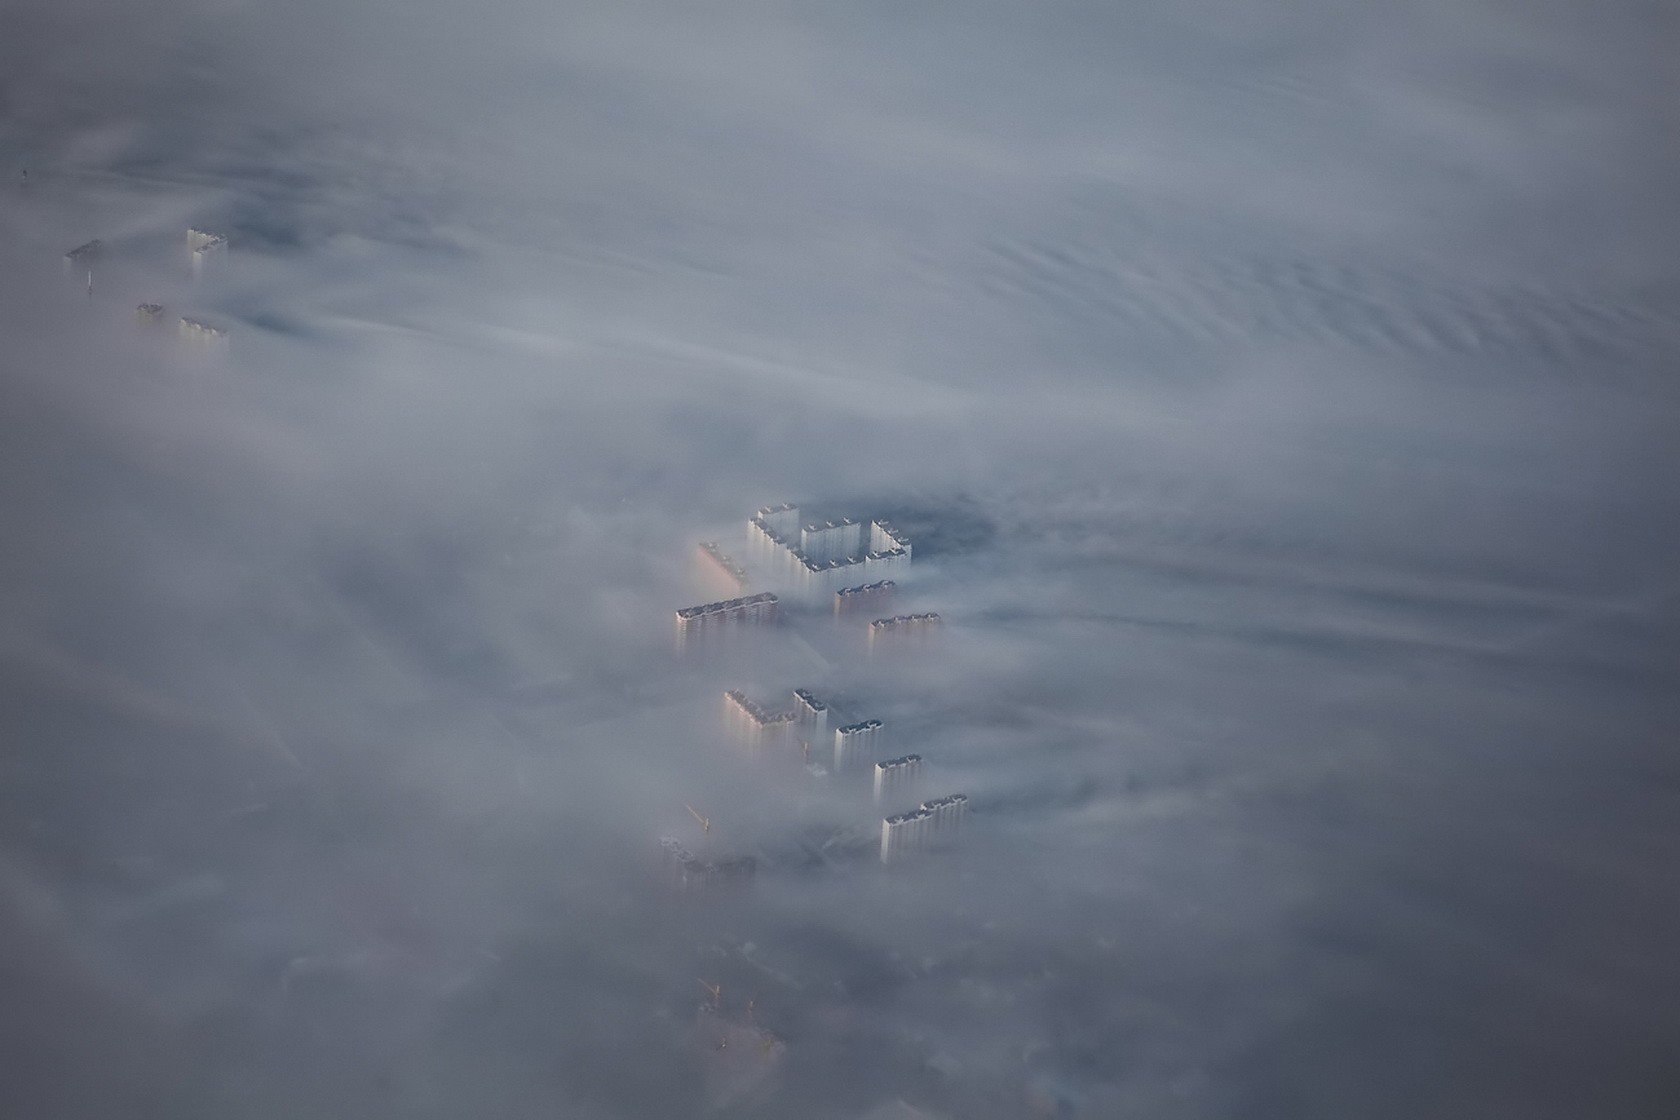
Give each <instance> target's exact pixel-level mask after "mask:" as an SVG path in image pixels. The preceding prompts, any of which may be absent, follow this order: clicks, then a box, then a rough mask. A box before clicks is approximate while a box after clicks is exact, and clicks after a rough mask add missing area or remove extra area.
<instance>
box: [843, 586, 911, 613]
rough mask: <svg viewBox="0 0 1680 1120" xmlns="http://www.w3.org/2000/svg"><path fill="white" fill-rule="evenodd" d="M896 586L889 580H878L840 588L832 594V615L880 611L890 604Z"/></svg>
mask: <svg viewBox="0 0 1680 1120" xmlns="http://www.w3.org/2000/svg"><path fill="white" fill-rule="evenodd" d="M897 586H898V585H897V584H896V583H894V582H893V581H892V580H890V579H878V580H876V581H875V582H874V583H864V584H859V585H858V586H856V587H842V588H841V589H840V590H838V591H836V592H835V593H834V613H835V614H836V615H842V614H850V613H851V612H853V611H862V610H874V611H878V610H881V609H882V608H884V607H886V606H887V605H888V604H889V603H891V602H892V597H893V591H894V590H895V589H896V588H897Z"/></svg>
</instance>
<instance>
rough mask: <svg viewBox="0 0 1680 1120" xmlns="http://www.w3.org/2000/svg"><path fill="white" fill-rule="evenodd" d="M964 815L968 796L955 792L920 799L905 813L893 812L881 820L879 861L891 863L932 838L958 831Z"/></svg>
mask: <svg viewBox="0 0 1680 1120" xmlns="http://www.w3.org/2000/svg"><path fill="white" fill-rule="evenodd" d="M967 814H968V797H967V796H966V795H965V794H961V793H955V794H952V795H951V796H949V797H940V798H936V799H934V800H932V801H924V802H922V804H921V806H920V807H919V808H916V809H912V810H910V812H908V813H896V814H894V815H893V816H890V817H886V818H884V819H883V820H882V821H881V862H882V863H891V862H892V861H893V860H895V859H897V858H898V857H900V856H902V855H905V854H907V853H909V852H913V851H919V850H921V849H923V848H926V847H928V846H929V845H931V844H933V843H934V842H935V840H937V839H941V838H945V837H949V836H951V835H953V834H955V833H957V832H958V831H960V830H961V828H962V824H963V821H964V819H965V818H966V816H967Z"/></svg>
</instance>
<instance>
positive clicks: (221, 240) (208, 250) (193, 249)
mask: <svg viewBox="0 0 1680 1120" xmlns="http://www.w3.org/2000/svg"><path fill="white" fill-rule="evenodd" d="M226 249H227V238H226V237H224V236H223V235H222V234H219V233H207V232H205V231H204V230H201V229H189V230H187V252H188V253H189V254H190V255H191V256H192V266H193V275H194V276H198V275H201V274H202V273H203V271H204V262H205V260H206V259H207V258H209V257H211V256H213V255H217V254H220V253H221V252H223V251H224V250H226Z"/></svg>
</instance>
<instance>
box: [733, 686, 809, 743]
mask: <svg viewBox="0 0 1680 1120" xmlns="http://www.w3.org/2000/svg"><path fill="white" fill-rule="evenodd" d="M723 710H724V718H725V721H726V722H727V723H728V724H729V729H730V730H731V731H733V732H734V733H735V735H736V737H737V738H739V739H740V740H741V741H742V742H744V743H745V744H746V745H747V746H749V747H753V748H755V749H762V748H765V747H777V746H782V745H784V744H786V743H787V742H788V741H789V739H790V737H791V734H792V730H793V726H794V721H795V717H794V713H792V712H773V711H770V710H769V709H767V708H765V707H764V706H763V705H760V704H756V703H754V702H753V701H751V700H749V699H748V698H747V694H746V693H744V692H742V691H741V690H740V689H736V688H732V689H730V690H729V691H728V692H725V693H724V694H723Z"/></svg>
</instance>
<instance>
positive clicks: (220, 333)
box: [180, 318, 228, 345]
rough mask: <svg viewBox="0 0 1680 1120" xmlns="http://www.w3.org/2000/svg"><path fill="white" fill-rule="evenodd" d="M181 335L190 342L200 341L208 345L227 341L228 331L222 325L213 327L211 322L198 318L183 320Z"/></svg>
mask: <svg viewBox="0 0 1680 1120" xmlns="http://www.w3.org/2000/svg"><path fill="white" fill-rule="evenodd" d="M180 332H181V337H182V338H184V339H186V340H187V341H189V342H200V343H204V344H206V345H215V344H220V343H225V342H227V340H228V332H227V331H225V330H223V329H222V328H221V327H213V326H211V325H210V324H209V323H201V322H199V321H198V320H197V319H185V318H183V319H182V320H181V327H180Z"/></svg>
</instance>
